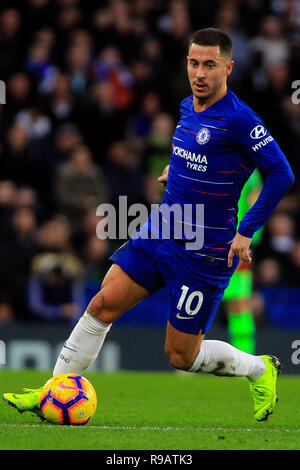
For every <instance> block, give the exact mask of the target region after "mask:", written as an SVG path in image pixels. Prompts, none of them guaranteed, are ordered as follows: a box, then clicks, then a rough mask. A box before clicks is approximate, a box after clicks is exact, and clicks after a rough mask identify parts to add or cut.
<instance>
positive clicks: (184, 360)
mask: <svg viewBox="0 0 300 470" xmlns="http://www.w3.org/2000/svg"><path fill="white" fill-rule="evenodd" d="M165 352H166V355H167V357H168V359H169V362H170V364H171V365H172V366H173V367H174V368H175V369H178V370H188V369H189V368H190V367H191V365H192V364H193V358H191V357H190V356H188V355H187V354H184V353H182V352H178V351H176V350H174V349H168V348H166V350H165Z"/></svg>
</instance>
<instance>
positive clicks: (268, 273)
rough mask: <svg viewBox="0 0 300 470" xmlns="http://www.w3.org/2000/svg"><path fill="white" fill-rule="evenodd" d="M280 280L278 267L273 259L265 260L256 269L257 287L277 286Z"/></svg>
mask: <svg viewBox="0 0 300 470" xmlns="http://www.w3.org/2000/svg"><path fill="white" fill-rule="evenodd" d="M281 280H282V276H281V272H280V265H279V263H278V261H276V260H275V259H273V258H265V259H264V260H263V261H261V262H260V263H259V264H258V265H257V267H256V283H257V285H258V287H260V288H261V287H270V286H278V285H279V283H280V281H281Z"/></svg>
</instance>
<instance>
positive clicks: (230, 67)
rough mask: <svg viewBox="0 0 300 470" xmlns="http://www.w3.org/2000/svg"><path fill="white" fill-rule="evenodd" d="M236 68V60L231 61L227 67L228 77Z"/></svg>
mask: <svg viewBox="0 0 300 470" xmlns="http://www.w3.org/2000/svg"><path fill="white" fill-rule="evenodd" d="M233 66H234V60H229V61H228V62H227V65H226V75H227V76H228V75H230V74H231V72H232V69H233Z"/></svg>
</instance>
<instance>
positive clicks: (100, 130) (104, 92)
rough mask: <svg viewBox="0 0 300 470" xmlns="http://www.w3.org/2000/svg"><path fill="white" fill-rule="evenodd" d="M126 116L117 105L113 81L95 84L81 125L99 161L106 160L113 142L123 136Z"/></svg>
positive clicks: (81, 119) (80, 121)
mask: <svg viewBox="0 0 300 470" xmlns="http://www.w3.org/2000/svg"><path fill="white" fill-rule="evenodd" d="M124 118H125V115H124V114H123V113H122V112H121V111H120V110H119V109H118V107H117V105H116V95H115V90H114V87H113V85H112V83H111V82H108V81H103V82H100V83H97V84H95V85H94V86H93V87H92V89H91V93H90V96H89V99H88V102H87V103H86V105H85V106H84V107H83V109H82V113H81V116H80V118H79V125H80V127H81V130H82V133H83V136H84V138H85V140H86V142H87V144H88V145H89V146H90V147H91V149H92V152H93V154H94V158H95V159H96V161H97V162H103V161H104V160H105V156H106V152H107V149H108V147H109V144H110V143H111V142H114V141H116V140H119V139H120V138H122V136H123V134H124V128H125V119H124ZM103 136H105V138H103Z"/></svg>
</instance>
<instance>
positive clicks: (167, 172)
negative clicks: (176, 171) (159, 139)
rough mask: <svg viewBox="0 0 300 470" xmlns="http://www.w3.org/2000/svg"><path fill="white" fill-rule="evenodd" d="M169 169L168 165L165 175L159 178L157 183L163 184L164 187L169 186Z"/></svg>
mask: <svg viewBox="0 0 300 470" xmlns="http://www.w3.org/2000/svg"><path fill="white" fill-rule="evenodd" d="M169 167H170V165H167V166H166V167H165V169H164V171H163V174H162V175H161V176H159V177H158V178H157V181H158V182H159V183H162V184H163V185H164V186H167V181H168V174H169Z"/></svg>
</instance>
